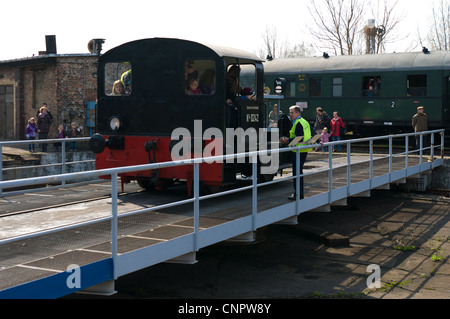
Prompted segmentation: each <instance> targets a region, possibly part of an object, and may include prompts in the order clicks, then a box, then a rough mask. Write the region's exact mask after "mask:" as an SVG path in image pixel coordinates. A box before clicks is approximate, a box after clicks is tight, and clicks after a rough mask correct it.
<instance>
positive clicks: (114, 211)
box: [0, 129, 444, 279]
mask: <svg viewBox="0 0 450 319" xmlns="http://www.w3.org/2000/svg"><path fill="white" fill-rule="evenodd" d="M437 133H439V134H441V135H442V138H441V144H440V145H434V134H437ZM419 134H420V149H419V151H420V164H422V155H423V150H424V148H423V136H424V135H428V134H429V135H431V146H430V147H428V149H430V150H431V158H433V156H434V149H435V148H441V156H442V157H443V150H444V129H440V130H433V131H428V132H421V133H406V134H399V135H388V136H379V137H369V138H361V139H354V140H344V141H335V142H330V143H325V144H323V145H324V146H333V145H338V144H347V146H348V147H347V150H349V151H348V153H347V165H342V166H340V167H345V166H347V176H348V177H349V176H350V169H351V168H350V167H351V161H350V152H351V148H350V147H349V146H350V145H351V144H354V143H360V142H369V149H370V153H369V157H370V168H369V170H370V180H371V179H372V178H373V160H374V159H373V141H375V140H382V139H389V156H388V157H389V160H390V163H389V174H391V173H392V157H393V156H394V155H396V154H392V140H393V138H401V137H405V148H406V150H405V154H406V157H405V158H406V160H405V166H406V168H408V164H409V163H408V154H409V153H410V152H411V151H409V149H408V137H410V136H415V135H419ZM50 141H52V140H50ZM28 142H29V141H24V143H28ZM2 143H3V144H4V145H5V143H9V142H2ZM16 143H17V142H16ZM9 144H14V143H12V142H11V143H9ZM320 146H322V145H321V144H314V145H306V146H296V147H285V148H278V149H272V150H261V151H253V152H247V153H239V154H230V155H219V156H212V157H205V158H192V159H184V160H177V161H171V162H163V163H152V164H143V165H134V166H126V167H118V168H108V169H100V170H94V171H87V172H78V173H66V174H60V175H52V176H43V177H35V178H26V179H18V180H12V181H0V193H1V190H2V189H4V188H12V187H23V186H31V185H37V184H43V183H56V182H64V181H67V180H73V179H80V178H94V177H100V176H108V175H110V176H111V197H112V208H111V216H109V217H104V218H99V219H95V220H90V221H85V222H80V223H76V224H72V225H69V226H61V227H56V228H54V229H50V230H44V231H38V232H35V233H32V234H26V235H20V236H15V237H11V238H6V239H0V245H1V244H6V243H11V242H14V241H18V240H22V239H29V238H32V237H37V236H40V235H46V234H50V233H54V232H58V231H61V230H65V229H68V228H75V227H80V226H84V225H89V224H92V223H98V222H103V221H108V220H111V221H112V227H111V241H112V245H111V254H112V259H113V262H115V261H116V259H117V239H118V232H117V229H118V219H119V218H121V217H125V216H130V215H134V214H139V213H144V212H149V211H153V210H156V209H161V208H167V207H173V206H177V205H182V204H186V203H194V241H195V242H194V247H196V249H197V250H198V233H199V216H200V215H199V203H200V201H201V200H205V199H209V198H213V197H218V196H224V195H227V194H231V193H236V192H240V191H244V190H252V218H253V230H256V222H255V220H256V214H257V190H258V188H259V187H263V186H266V185H270V184H274V183H277V182H284V181H286V180H291V179H296V184H297V189H299V183H300V178H301V177H304V176H308V175H313V174H317V173H321V172H323V171H328V172H329V185H328V187H329V190H328V193H329V201H330V203H331V193H332V191H333V178H332V172H333V169H335V167H333V152H332V151H331V148H330V152H329V156H328V162H329V167H328V168H327V169H325V170H322V171H317V172H311V173H304V174H299V170H298V171H297V174H296V175H295V176H290V177H285V178H280V179H277V180H274V181H269V182H265V183H260V184H258V183H257V174H256V172H257V161H256V158H257V156H259V155H266V154H267V152H271V153H283V152H292V151H297V152H296V154H297V156H296V160H297V167H300V166H299V164H300V152H299V150H302V149H306V148H311V147H320ZM0 147H1V145H0ZM0 149H1V148H0ZM245 157H249V158H251V159H252V167H253V168H252V170H253V176H252V185H251V186H245V187H241V188H237V189H233V190H231V191H224V192H220V193H216V194H210V195H204V196H200V192H199V165H200V164H201V163H204V162H208V163H212V162H215V161H222V162H226V161H227V160H228V159H239V158H245ZM180 165H194V176H193V184H194V187H193V189H194V194H193V198H190V199H187V200H182V201H178V202H172V203H169V204H163V205H158V206H154V207H150V208H146V209H141V210H138V211H133V212H127V213H122V214H120V215H119V214H118V191H117V184H118V176H119V174H123V173H129V172H136V171H143V170H154V169H163V168H169V167H174V166H180ZM350 184H351V180H350V178H347V186H348V187H350ZM296 196H297V198H296V214H297V215H298V214H299V209H298V208H299V207H300V198H299V192H297V195H296ZM114 278H115V279H116V278H117V277H116V274H115V275H114Z"/></svg>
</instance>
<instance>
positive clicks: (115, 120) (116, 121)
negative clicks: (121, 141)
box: [109, 116, 122, 131]
mask: <svg viewBox="0 0 450 319" xmlns="http://www.w3.org/2000/svg"><path fill="white" fill-rule="evenodd" d="M121 126H122V123H121V121H120V118H119V117H117V116H113V117H111V119H110V120H109V127H110V128H111V130H113V131H117V130H118V129H119V128H120V127H121Z"/></svg>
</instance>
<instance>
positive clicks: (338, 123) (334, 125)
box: [330, 111, 345, 151]
mask: <svg viewBox="0 0 450 319" xmlns="http://www.w3.org/2000/svg"><path fill="white" fill-rule="evenodd" d="M330 126H331V140H332V141H333V142H334V141H340V140H341V128H345V124H344V122H343V121H342V119H341V118H340V117H339V115H338V112H336V111H334V112H333V118H332V119H331V121H330ZM336 150H337V151H340V150H341V144H338V145H333V151H336Z"/></svg>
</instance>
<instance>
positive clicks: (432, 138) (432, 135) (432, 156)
mask: <svg viewBox="0 0 450 319" xmlns="http://www.w3.org/2000/svg"><path fill="white" fill-rule="evenodd" d="M430 145H431V149H430V157H431V162H433V161H434V133H431V139H430Z"/></svg>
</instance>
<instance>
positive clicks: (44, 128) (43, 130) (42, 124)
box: [37, 106, 53, 152]
mask: <svg viewBox="0 0 450 319" xmlns="http://www.w3.org/2000/svg"><path fill="white" fill-rule="evenodd" d="M52 122H53V121H52V118H51V116H50V114H49V113H48V110H47V107H45V106H42V107H41V108H40V109H39V115H38V119H37V128H38V130H37V131H38V133H39V139H40V140H45V139H47V138H48V132H49V131H50V126H51V125H52ZM41 151H42V152H47V144H46V143H43V144H41Z"/></svg>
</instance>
